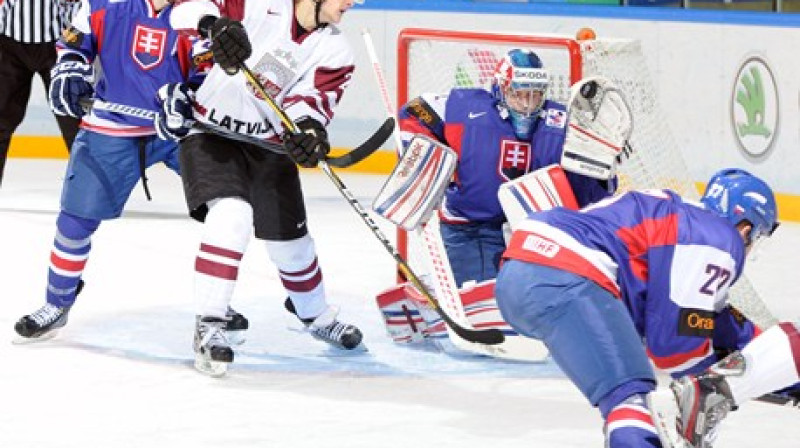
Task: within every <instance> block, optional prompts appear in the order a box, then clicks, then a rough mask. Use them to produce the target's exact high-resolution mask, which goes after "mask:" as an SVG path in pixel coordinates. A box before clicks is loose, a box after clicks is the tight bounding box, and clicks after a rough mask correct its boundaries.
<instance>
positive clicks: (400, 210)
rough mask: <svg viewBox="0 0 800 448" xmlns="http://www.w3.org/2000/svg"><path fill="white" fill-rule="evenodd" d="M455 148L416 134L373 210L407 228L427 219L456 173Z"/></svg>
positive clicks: (374, 204)
mask: <svg viewBox="0 0 800 448" xmlns="http://www.w3.org/2000/svg"><path fill="white" fill-rule="evenodd" d="M456 163H457V157H456V153H455V151H453V150H452V149H450V148H448V147H447V146H445V145H443V144H441V143H439V142H437V141H435V140H432V139H430V138H428V137H425V136H423V135H415V136H414V137H413V138H412V139H411V140H410V141H409V142H408V146H407V148H406V150H405V152H403V154H402V156H401V157H400V160H398V162H397V165H396V166H395V168H394V171H392V174H391V175H390V176H389V178H388V179H387V180H386V183H384V184H383V187H382V188H381V190H380V192H379V193H378V195H377V197H376V198H375V201H374V202H373V204H372V209H373V210H375V212H376V213H378V214H379V215H381V216H383V217H384V218H386V219H388V220H389V221H391V222H392V223H394V224H396V225H398V226H400V227H402V228H403V229H405V230H414V229H416V228H417V227H418V226H419V225H420V224H424V223H425V222H427V221H428V219H429V218H430V216H431V213H433V210H434V209H436V207H437V206H438V205H439V203H440V202H441V200H442V197H443V196H444V192H445V189H446V188H447V184H448V183H449V182H450V178H451V177H452V176H453V172H455V169H456Z"/></svg>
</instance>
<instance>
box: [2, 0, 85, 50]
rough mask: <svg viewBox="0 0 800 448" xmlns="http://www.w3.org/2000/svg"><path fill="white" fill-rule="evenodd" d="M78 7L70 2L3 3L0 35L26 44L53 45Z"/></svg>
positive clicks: (7, 0)
mask: <svg viewBox="0 0 800 448" xmlns="http://www.w3.org/2000/svg"><path fill="white" fill-rule="evenodd" d="M79 7H80V2H79V1H72V0H3V1H2V4H0V33H2V34H4V35H6V36H8V37H10V38H12V39H14V40H16V41H17V42H22V43H26V44H37V43H44V42H55V41H56V40H58V38H59V36H61V30H63V29H64V28H65V27H66V26H68V25H69V21H70V19H71V18H72V16H73V14H74V13H75V12H76V11H77V9H78V8H79Z"/></svg>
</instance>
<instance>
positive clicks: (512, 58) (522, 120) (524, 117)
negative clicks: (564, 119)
mask: <svg viewBox="0 0 800 448" xmlns="http://www.w3.org/2000/svg"><path fill="white" fill-rule="evenodd" d="M549 78H550V77H549V75H548V73H547V70H545V69H544V64H542V60H541V59H539V56H537V55H536V53H534V52H532V51H527V50H520V49H514V50H511V51H509V52H508V54H506V55H505V56H504V57H503V59H501V60H500V62H499V63H498V64H497V67H496V68H495V70H494V79H493V81H492V94H493V95H494V96H495V98H497V100H498V102H499V106H500V108H501V113H503V115H507V116H508V117H509V119H510V120H511V125H512V126H513V127H514V133H515V134H516V136H517V138H519V139H521V140H529V139H530V138H531V134H532V131H533V122H534V120H536V116H537V115H538V113H539V111H540V110H541V109H542V106H543V105H544V100H545V96H546V94H547V88H548V86H549V85H550V79H549Z"/></svg>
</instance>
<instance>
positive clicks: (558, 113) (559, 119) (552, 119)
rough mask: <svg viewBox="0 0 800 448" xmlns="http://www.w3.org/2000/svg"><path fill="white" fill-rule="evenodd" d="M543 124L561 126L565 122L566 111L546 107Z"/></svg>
mask: <svg viewBox="0 0 800 448" xmlns="http://www.w3.org/2000/svg"><path fill="white" fill-rule="evenodd" d="M544 124H545V125H546V126H550V127H551V128H563V127H564V126H566V124H567V113H566V112H565V111H563V110H558V109H547V118H546V119H545V122H544Z"/></svg>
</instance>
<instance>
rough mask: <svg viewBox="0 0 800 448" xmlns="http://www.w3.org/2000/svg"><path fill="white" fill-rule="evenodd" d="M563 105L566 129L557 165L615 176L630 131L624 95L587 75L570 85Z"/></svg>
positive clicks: (586, 173) (625, 152) (608, 83)
mask: <svg viewBox="0 0 800 448" xmlns="http://www.w3.org/2000/svg"><path fill="white" fill-rule="evenodd" d="M567 108H568V111H569V128H568V130H567V137H566V141H565V142H564V152H563V154H562V156H561V166H563V167H564V169H565V170H567V171H570V172H573V173H577V174H581V175H584V176H588V177H592V178H595V179H600V180H607V179H611V178H613V177H614V176H616V171H617V164H618V163H619V162H620V159H621V158H622V157H623V156H625V157H628V156H629V155H630V154H629V153H630V146H629V145H628V139H629V138H630V136H631V132H632V131H633V118H632V116H631V109H630V106H629V105H628V101H627V100H626V99H625V95H624V94H623V93H622V91H620V90H619V89H618V88H617V86H615V85H614V84H613V83H612V82H611V81H610V80H608V79H606V78H603V77H600V76H595V77H590V78H586V79H584V80H581V81H580V82H578V83H577V84H575V85H574V86H572V88H571V94H570V99H569V104H568V105H567Z"/></svg>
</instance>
